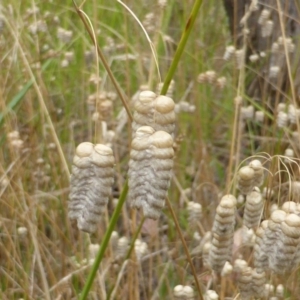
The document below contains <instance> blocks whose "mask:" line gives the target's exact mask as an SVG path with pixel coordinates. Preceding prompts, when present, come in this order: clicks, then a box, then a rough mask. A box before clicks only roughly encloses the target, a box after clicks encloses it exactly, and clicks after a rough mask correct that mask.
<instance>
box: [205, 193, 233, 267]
mask: <svg viewBox="0 0 300 300" xmlns="http://www.w3.org/2000/svg"><path fill="white" fill-rule="evenodd" d="M236 203H237V202H236V198H235V197H234V196H232V195H226V196H224V197H223V198H222V199H221V202H220V204H219V205H218V207H217V212H216V215H215V220H214V223H213V228H212V234H213V236H212V242H211V248H210V251H209V264H210V266H211V268H212V269H213V270H214V271H216V272H218V273H220V272H221V271H222V269H223V267H224V265H225V263H226V261H231V257H232V242H233V232H234V224H235V209H236Z"/></svg>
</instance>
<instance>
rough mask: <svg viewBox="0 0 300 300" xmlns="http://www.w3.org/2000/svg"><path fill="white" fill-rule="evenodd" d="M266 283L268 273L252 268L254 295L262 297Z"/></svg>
mask: <svg viewBox="0 0 300 300" xmlns="http://www.w3.org/2000/svg"><path fill="white" fill-rule="evenodd" d="M265 283H266V274H265V272H261V273H258V272H257V270H256V269H253V270H252V285H251V290H252V295H253V296H255V297H261V295H262V294H263V292H264V288H265Z"/></svg>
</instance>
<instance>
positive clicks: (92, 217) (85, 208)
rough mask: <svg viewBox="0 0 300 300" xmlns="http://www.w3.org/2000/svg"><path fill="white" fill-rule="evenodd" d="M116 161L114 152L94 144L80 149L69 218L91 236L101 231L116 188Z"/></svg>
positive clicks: (75, 157) (75, 166) (72, 183)
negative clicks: (109, 202)
mask: <svg viewBox="0 0 300 300" xmlns="http://www.w3.org/2000/svg"><path fill="white" fill-rule="evenodd" d="M113 166H114V157H113V152H112V149H111V148H109V147H107V146H105V145H102V144H97V145H93V144H92V143H89V142H85V143H81V144H80V145H79V146H78V147H77V148H76V153H75V156H74V159H73V166H72V175H71V180H70V189H71V191H70V195H69V198H70V201H69V218H70V219H76V220H77V225H78V228H79V229H80V230H82V231H86V232H88V233H93V232H95V231H96V229H97V224H98V222H99V219H100V215H101V214H102V213H103V211H104V210H105V208H106V204H107V202H108V197H109V195H110V194H111V187H112V184H113V180H114V179H113V174H114V171H113Z"/></svg>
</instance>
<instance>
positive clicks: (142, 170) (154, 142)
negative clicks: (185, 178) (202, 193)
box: [128, 126, 174, 219]
mask: <svg viewBox="0 0 300 300" xmlns="http://www.w3.org/2000/svg"><path fill="white" fill-rule="evenodd" d="M172 146H173V139H172V137H171V135H170V134H168V133H167V132H165V131H155V130H154V129H153V128H152V127H150V126H142V127H140V128H139V129H138V130H137V132H136V136H135V138H134V139H133V141H132V144H131V151H130V161H129V171H128V176H129V181H128V185H129V197H130V198H131V203H132V204H131V205H132V207H135V208H142V209H143V212H144V215H145V216H146V217H148V218H152V219H157V218H158V217H159V215H160V211H161V209H162V208H163V207H164V204H165V198H166V196H167V190H168V187H169V184H170V179H171V177H172V168H173V157H174V150H173V148H172Z"/></svg>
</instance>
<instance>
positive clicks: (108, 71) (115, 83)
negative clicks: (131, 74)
mask: <svg viewBox="0 0 300 300" xmlns="http://www.w3.org/2000/svg"><path fill="white" fill-rule="evenodd" d="M73 4H74V6H75V9H76V12H77V14H78V16H79V17H80V19H81V21H82V23H83V24H84V27H85V29H86V30H87V32H88V34H89V36H90V37H91V39H92V41H93V43H94V45H95V47H96V49H97V53H98V55H99V57H100V59H101V62H102V64H103V66H104V68H105V70H106V72H107V73H108V76H109V77H110V79H111V81H112V83H113V85H114V87H115V89H116V92H117V94H118V96H119V97H120V99H121V101H122V103H123V106H124V108H125V110H126V112H127V115H128V118H129V120H130V122H132V115H131V112H130V109H129V106H128V104H127V101H126V99H125V97H124V96H123V93H122V92H121V89H120V87H119V84H118V82H117V80H116V79H115V77H114V75H113V73H112V71H111V69H110V67H109V65H108V63H107V61H106V59H105V57H104V55H103V53H102V51H101V49H100V47H99V45H98V43H97V40H96V39H95V37H94V35H93V32H92V30H91V28H90V26H89V25H88V23H87V21H86V14H85V12H84V11H83V10H82V9H81V8H80V7H78V6H77V4H76V2H75V0H73Z"/></svg>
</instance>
